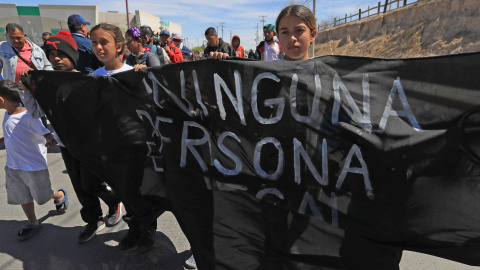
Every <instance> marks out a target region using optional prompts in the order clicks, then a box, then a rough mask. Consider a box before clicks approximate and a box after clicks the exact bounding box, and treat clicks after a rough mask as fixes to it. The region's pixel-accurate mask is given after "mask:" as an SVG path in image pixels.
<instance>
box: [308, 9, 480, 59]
mask: <svg viewBox="0 0 480 270" xmlns="http://www.w3.org/2000/svg"><path fill="white" fill-rule="evenodd" d="M315 42H316V46H315V56H321V55H352V56H367V57H382V58H410V57H424V56H435V55H448V54H457V53H465V52H477V51H480V0H423V1H422V0H421V1H418V2H417V3H415V4H414V5H412V6H409V7H404V8H399V9H396V10H393V11H390V12H387V13H385V14H383V15H380V16H376V17H373V18H370V19H366V20H362V21H360V22H356V23H348V24H344V25H340V26H337V27H334V28H329V29H326V30H323V31H321V32H319V33H318V35H317V38H316V41H315Z"/></svg>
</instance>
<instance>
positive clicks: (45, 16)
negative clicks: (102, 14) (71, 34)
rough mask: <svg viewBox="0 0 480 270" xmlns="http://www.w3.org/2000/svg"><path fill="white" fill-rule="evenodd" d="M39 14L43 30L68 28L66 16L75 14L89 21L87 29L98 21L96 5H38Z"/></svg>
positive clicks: (55, 30)
mask: <svg viewBox="0 0 480 270" xmlns="http://www.w3.org/2000/svg"><path fill="white" fill-rule="evenodd" d="M38 7H39V8H40V16H41V17H42V26H43V29H45V31H49V32H52V33H54V32H58V30H60V26H61V29H63V30H68V24H67V20H68V16H70V15H73V14H77V15H80V16H82V17H83V19H84V20H85V21H87V22H89V23H90V25H87V29H91V28H92V27H93V26H95V25H96V24H97V23H98V18H97V11H98V7H97V6H83V5H82V6H80V5H38Z"/></svg>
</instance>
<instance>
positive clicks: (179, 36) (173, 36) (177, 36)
mask: <svg viewBox="0 0 480 270" xmlns="http://www.w3.org/2000/svg"><path fill="white" fill-rule="evenodd" d="M172 39H180V40H183V38H182V36H181V35H180V34H178V33H172Z"/></svg>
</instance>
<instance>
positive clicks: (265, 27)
mask: <svg viewBox="0 0 480 270" xmlns="http://www.w3.org/2000/svg"><path fill="white" fill-rule="evenodd" d="M263 28H264V29H267V30H270V31H273V32H275V25H273V24H265V26H264V27H263Z"/></svg>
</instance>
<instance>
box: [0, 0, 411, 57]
mask: <svg viewBox="0 0 480 270" xmlns="http://www.w3.org/2000/svg"><path fill="white" fill-rule="evenodd" d="M313 1H314V0H275V1H271V0H263V1H262V0H260V1H259V0H168V1H162V0H128V6H129V11H130V13H131V14H133V13H135V10H141V11H143V12H147V13H150V14H152V15H155V16H157V17H160V18H162V20H163V21H171V22H174V23H177V24H180V25H181V26H182V36H183V38H184V39H185V43H186V44H185V45H187V46H188V47H189V48H193V47H196V46H198V45H201V44H202V42H204V41H205V36H204V33H205V30H206V29H207V28H208V27H215V28H216V27H217V26H218V36H219V37H223V39H224V40H225V41H228V42H231V37H233V35H238V36H240V41H241V44H240V45H242V46H243V47H244V48H245V49H246V50H249V49H255V47H256V35H257V24H258V36H259V41H261V40H263V35H262V33H263V30H262V29H263V24H264V23H265V24H268V23H271V24H275V20H276V18H277V15H278V13H279V12H280V11H281V10H282V9H283V8H284V7H286V6H288V5H291V4H299V5H305V6H307V7H308V8H310V10H313ZM378 1H381V2H382V3H384V2H385V1H384V0H316V10H315V11H316V17H317V23H320V22H321V21H324V20H329V21H331V20H333V18H334V17H345V14H350V13H352V14H356V13H358V10H359V9H362V10H366V9H367V8H368V7H369V6H370V7H373V6H377V5H378ZM411 1H412V0H410V1H409V2H411ZM2 2H3V3H13V4H16V5H17V6H38V4H50V5H64V4H65V1H64V0H49V1H38V0H17V1H11V0H6V1H5V0H4V1H2ZM69 3H70V4H72V5H96V6H98V10H99V11H118V12H120V13H126V5H125V1H124V0H103V1H93V0H82V1H78V2H73V1H72V2H69ZM261 16H266V17H261ZM263 18H264V19H265V21H264V22H263V21H262V19H263ZM221 23H224V24H223V32H222V27H221Z"/></svg>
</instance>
